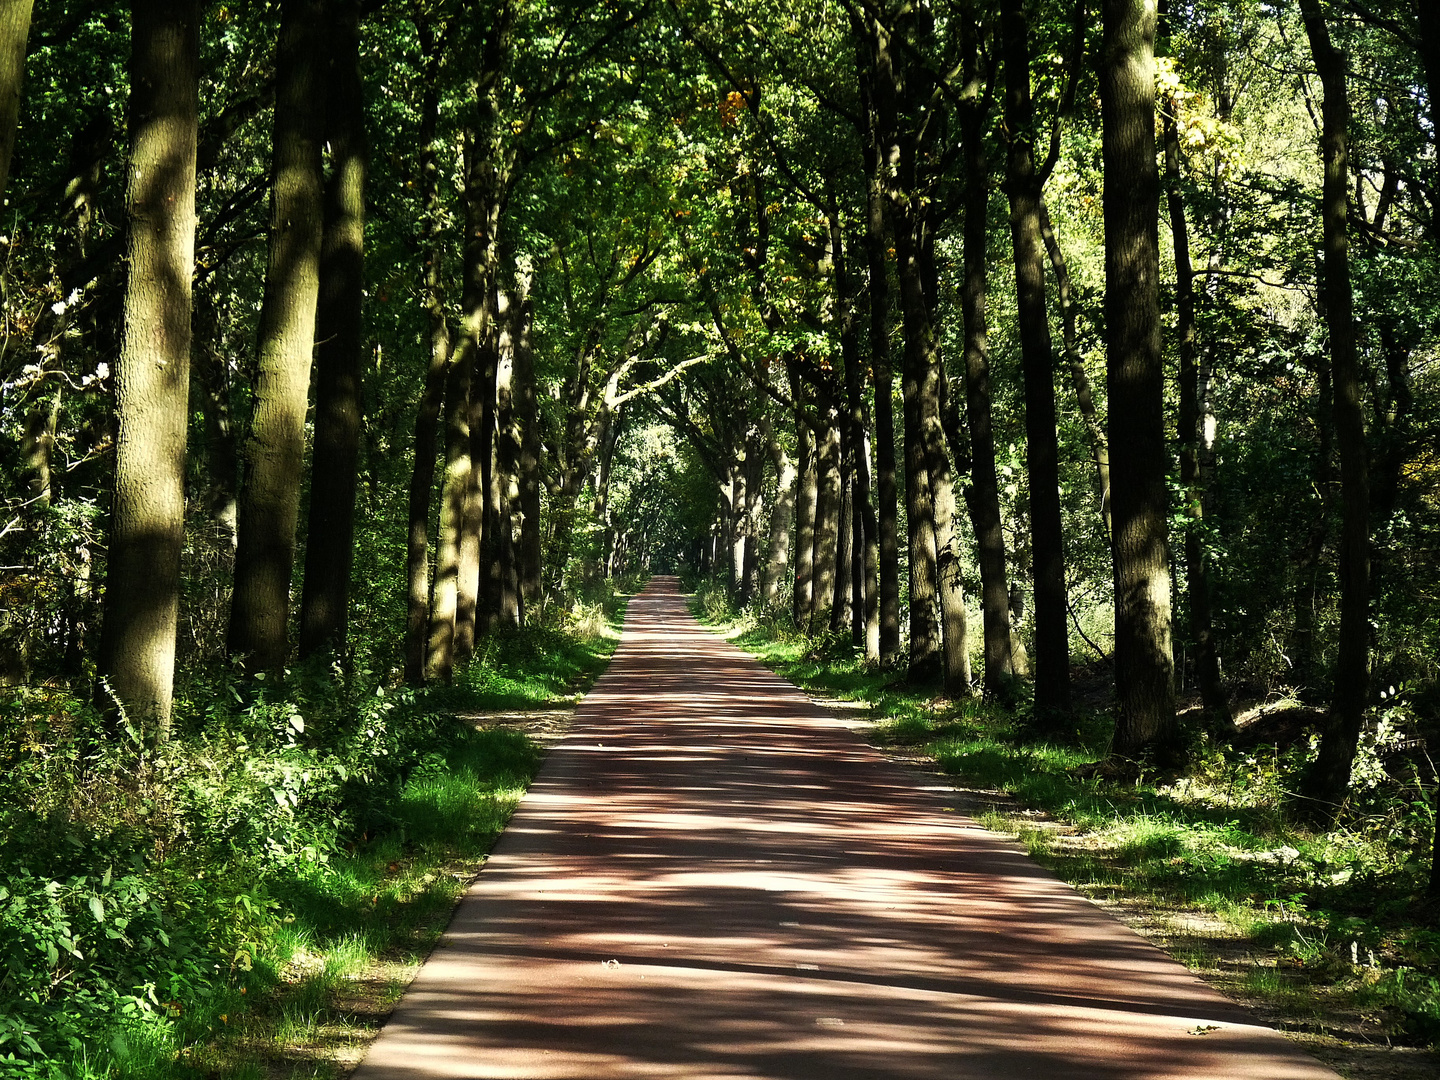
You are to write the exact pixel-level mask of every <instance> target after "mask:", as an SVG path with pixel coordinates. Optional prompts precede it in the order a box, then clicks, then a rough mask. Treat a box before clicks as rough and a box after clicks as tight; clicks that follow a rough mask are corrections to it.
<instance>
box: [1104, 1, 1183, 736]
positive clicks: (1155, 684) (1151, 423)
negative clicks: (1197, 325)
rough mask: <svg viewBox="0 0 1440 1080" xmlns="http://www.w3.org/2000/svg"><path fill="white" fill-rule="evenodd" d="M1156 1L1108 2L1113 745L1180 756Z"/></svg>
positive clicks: (1106, 108) (1107, 276)
mask: <svg viewBox="0 0 1440 1080" xmlns="http://www.w3.org/2000/svg"><path fill="white" fill-rule="evenodd" d="M1154 50H1155V7H1154V5H1153V4H1152V3H1150V2H1149V0H1105V5H1104V46H1103V56H1102V60H1101V66H1100V102H1101V117H1102V123H1103V125H1104V132H1103V137H1102V139H1103V141H1102V147H1103V149H1102V153H1103V159H1104V168H1105V346H1106V350H1107V353H1108V356H1107V369H1106V375H1107V385H1108V388H1109V395H1110V401H1109V420H1110V450H1111V454H1112V460H1111V471H1110V482H1111V506H1112V513H1113V522H1114V530H1115V535H1114V542H1113V545H1112V551H1113V558H1114V566H1115V684H1116V693H1117V696H1118V698H1119V717H1118V719H1117V722H1116V726H1115V739H1114V743H1113V744H1112V751H1113V753H1115V754H1116V755H1118V756H1120V757H1125V758H1136V757H1141V756H1144V755H1148V754H1151V753H1153V754H1154V755H1155V757H1156V758H1157V760H1159V761H1160V762H1162V763H1164V764H1169V763H1173V762H1174V761H1175V760H1176V759H1177V758H1178V756H1179V754H1180V747H1179V739H1178V736H1179V731H1178V727H1177V724H1176V721H1175V691H1174V685H1173V682H1172V675H1173V667H1174V660H1173V653H1172V651H1171V642H1170V633H1171V627H1170V622H1171V616H1170V558H1169V543H1168V537H1167V535H1166V533H1167V520H1168V517H1169V497H1168V492H1167V490H1166V486H1165V475H1166V472H1167V466H1168V464H1169V451H1168V448H1167V447H1166V445H1165V400H1164V374H1165V371H1164V364H1163V360H1162V355H1161V342H1160V279H1159V275H1160V240H1159V215H1160V182H1159V174H1158V171H1157V169H1156V165H1155V51H1154Z"/></svg>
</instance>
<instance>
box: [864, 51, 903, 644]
mask: <svg viewBox="0 0 1440 1080" xmlns="http://www.w3.org/2000/svg"><path fill="white" fill-rule="evenodd" d="M859 52H860V55H861V57H862V59H861V61H860V71H861V78H860V82H861V88H862V91H864V90H865V88H866V87H868V86H869V85H870V72H869V70H868V68H867V65H866V63H865V61H864V59H863V56H864V52H865V50H864V49H863V48H862V49H860V50H859ZM866 96H867V101H866V105H867V109H866V112H867V115H868V116H869V124H868V125H867V127H868V130H867V131H866V135H865V138H864V140H863V145H862V150H863V152H864V155H865V258H866V271H867V274H866V277H867V285H868V289H869V294H870V326H869V331H870V332H869V344H870V370H871V373H872V377H873V379H874V382H875V496H876V527H877V533H876V557H877V586H878V595H877V602H878V609H879V610H878V613H877V618H878V621H879V643H878V649H879V661H880V663H881V665H882V666H885V667H889V666H891V665H893V664H895V663H896V662H897V661H898V659H899V655H900V516H899V491H898V485H897V483H896V479H895V407H894V397H895V387H894V376H893V373H892V372H891V368H890V297H889V292H890V281H889V276H888V267H887V264H886V253H885V193H884V185H883V182H882V180H881V176H882V169H883V163H882V161H881V147H880V139H879V135H878V132H877V130H876V124H877V121H876V118H875V115H874V110H873V103H872V102H871V101H869V100H868V96H869V95H868V94H867V95H866Z"/></svg>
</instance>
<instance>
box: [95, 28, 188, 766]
mask: <svg viewBox="0 0 1440 1080" xmlns="http://www.w3.org/2000/svg"><path fill="white" fill-rule="evenodd" d="M131 19H132V22H131V54H130V86H131V91H130V163H129V175H128V177H127V183H126V199H125V203H126V217H127V220H128V223H129V228H128V239H127V249H128V250H127V264H128V267H129V273H128V275H127V279H126V283H125V297H124V301H123V303H124V309H123V311H124V313H123V316H122V318H123V331H122V337H121V346H120V358H119V363H118V365H117V370H116V382H117V395H116V409H117V413H118V419H119V438H118V440H117V445H116V460H115V491H114V502H113V504H112V509H111V514H110V550H109V563H108V569H107V572H106V580H105V602H104V613H103V629H102V631H101V637H100V655H99V661H98V665H97V671H98V674H99V676H100V680H101V684H102V685H101V689H100V691H99V696H100V698H101V704H102V706H104V707H107V708H108V707H110V703H111V700H112V699H113V702H114V703H115V704H116V705H118V706H119V708H120V709H122V710H123V711H124V714H125V715H126V716H127V717H128V719H129V721H130V723H131V724H132V725H133V727H134V728H135V730H136V731H137V732H143V733H145V734H146V735H151V736H154V737H155V738H157V739H164V738H165V737H166V736H167V735H168V733H169V728H170V711H171V704H172V700H173V694H174V675H175V632H176V625H177V620H178V614H179V607H180V553H181V548H182V546H183V545H184V540H185V437H186V420H187V418H188V397H189V390H190V295H191V279H192V276H193V273H194V265H195V155H196V147H197V144H198V130H199V129H198V120H197V117H198V110H199V86H200V59H199V53H200V45H199V41H200V25H199V24H200V12H199V4H198V3H197V2H196V0H136V2H135V3H134V5H133V7H132V9H131Z"/></svg>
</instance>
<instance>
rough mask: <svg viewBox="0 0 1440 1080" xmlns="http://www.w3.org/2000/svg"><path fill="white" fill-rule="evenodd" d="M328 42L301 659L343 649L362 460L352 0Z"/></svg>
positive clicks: (358, 143)
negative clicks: (326, 156) (326, 157)
mask: <svg viewBox="0 0 1440 1080" xmlns="http://www.w3.org/2000/svg"><path fill="white" fill-rule="evenodd" d="M328 14H329V20H328V30H327V37H326V41H327V44H328V46H329V48H330V50H331V63H330V65H329V67H330V71H329V77H328V80H327V85H326V95H327V102H326V124H325V127H326V135H325V139H326V143H327V144H328V146H329V148H330V176H329V179H328V181H327V183H326V187H325V225H324V234H323V238H322V241H321V247H320V295H319V301H318V308H317V311H316V317H315V327H316V342H317V343H316V349H315V365H316V380H315V440H314V450H313V452H312V459H311V473H310V477H311V480H310V518H309V528H308V529H307V530H306V537H305V581H304V586H303V588H302V591H301V598H300V656H301V657H308V656H315V655H319V654H321V653H326V652H333V653H336V654H341V653H343V652H344V650H345V643H346V636H347V631H348V627H349V610H350V568H351V566H352V564H353V562H354V557H355V556H354V552H355V490H356V479H357V474H356V470H357V467H358V464H359V460H360V435H361V427H362V423H363V420H362V416H361V413H362V409H363V403H362V400H361V378H362V375H361V372H362V367H363V365H362V362H361V352H362V350H363V348H364V344H363V342H362V340H361V336H360V335H361V328H362V324H361V313H362V309H363V308H364V297H365V173H366V170H367V168H368V164H369V162H368V153H367V148H366V140H365V97H364V95H365V88H364V85H363V84H362V82H361V78H360V3H359V0H330V11H329V13H328Z"/></svg>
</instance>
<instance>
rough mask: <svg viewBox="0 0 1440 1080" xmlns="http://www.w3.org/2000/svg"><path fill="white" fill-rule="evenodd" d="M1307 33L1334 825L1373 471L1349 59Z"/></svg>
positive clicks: (1313, 14) (1323, 809) (1308, 18)
mask: <svg viewBox="0 0 1440 1080" xmlns="http://www.w3.org/2000/svg"><path fill="white" fill-rule="evenodd" d="M1300 11H1301V14H1302V16H1303V18H1304V20H1305V34H1306V36H1307V37H1308V38H1309V40H1310V51H1311V53H1312V55H1313V56H1314V58H1315V67H1316V70H1317V71H1318V73H1319V75H1320V85H1321V88H1322V90H1323V93H1324V99H1323V102H1322V105H1321V116H1322V122H1323V129H1322V132H1321V137H1320V153H1321V158H1322V160H1323V163H1324V175H1325V180H1324V186H1323V188H1322V191H1321V209H1320V216H1321V221H1322V225H1323V229H1324V247H1323V251H1324V277H1323V284H1322V295H1323V297H1324V303H1325V326H1326V328H1327V329H1328V331H1329V333H1330V368H1331V379H1332V383H1333V386H1334V392H1335V442H1336V444H1337V447H1338V449H1339V451H1340V498H1341V521H1342V525H1341V549H1340V646H1339V652H1338V655H1337V657H1336V660H1335V681H1334V691H1333V693H1332V695H1331V699H1330V715H1329V718H1328V719H1327V721H1326V724H1325V730H1324V732H1323V734H1322V736H1321V739H1320V753H1319V755H1318V756H1317V757H1316V759H1315V761H1314V762H1313V763H1312V764H1311V766H1310V769H1309V771H1308V772H1307V773H1306V776H1305V782H1304V787H1303V794H1304V795H1305V796H1306V797H1307V798H1308V799H1310V800H1313V802H1312V804H1311V808H1312V812H1313V813H1314V814H1315V815H1316V816H1317V817H1319V818H1320V819H1321V820H1326V821H1333V819H1334V815H1335V814H1336V812H1337V811H1338V809H1339V804H1340V802H1341V800H1342V799H1343V798H1344V796H1345V790H1346V788H1347V787H1348V786H1349V783H1350V770H1351V766H1352V765H1353V764H1354V761H1355V748H1356V746H1357V745H1358V744H1359V741H1360V729H1361V726H1362V724H1363V722H1364V716H1365V707H1366V705H1367V704H1369V685H1370V466H1369V459H1368V452H1367V449H1366V443H1365V406H1364V393H1363V383H1362V381H1361V375H1360V364H1359V357H1358V356H1357V350H1356V341H1355V319H1354V297H1353V294H1352V292H1351V288H1350V241H1349V228H1348V216H1349V197H1350V136H1349V125H1350V101H1349V95H1348V92H1347V88H1346V77H1345V58H1344V56H1343V55H1342V54H1341V53H1340V51H1339V50H1338V49H1336V48H1335V45H1334V43H1333V42H1332V40H1331V38H1330V29H1329V27H1328V26H1327V25H1326V22H1325V15H1324V12H1323V10H1322V8H1321V6H1320V2H1319V0H1301V2H1300Z"/></svg>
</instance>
